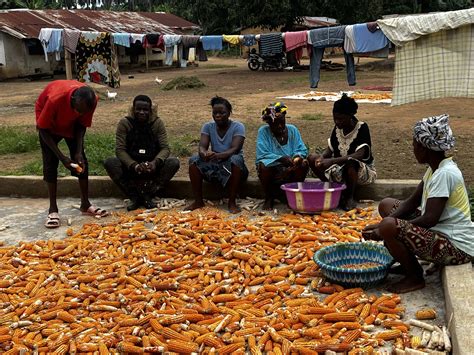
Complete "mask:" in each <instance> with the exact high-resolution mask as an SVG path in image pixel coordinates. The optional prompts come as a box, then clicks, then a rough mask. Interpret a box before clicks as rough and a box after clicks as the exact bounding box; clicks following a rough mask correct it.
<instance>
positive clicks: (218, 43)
mask: <svg viewBox="0 0 474 355" xmlns="http://www.w3.org/2000/svg"><path fill="white" fill-rule="evenodd" d="M201 41H202V48H203V49H204V50H205V51H220V50H222V36H202V37H201Z"/></svg>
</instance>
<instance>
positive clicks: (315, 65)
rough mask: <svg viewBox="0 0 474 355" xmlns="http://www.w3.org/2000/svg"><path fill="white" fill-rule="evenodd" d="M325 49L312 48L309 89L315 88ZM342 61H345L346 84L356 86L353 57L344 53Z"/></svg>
mask: <svg viewBox="0 0 474 355" xmlns="http://www.w3.org/2000/svg"><path fill="white" fill-rule="evenodd" d="M324 49H325V48H316V47H313V48H312V51H311V58H310V62H309V65H310V67H309V83H310V86H311V88H317V87H318V84H319V79H320V70H321V62H322V60H323V55H324ZM344 59H345V61H346V73H347V82H348V83H349V85H351V86H353V85H355V84H356V75H355V65H354V56H353V55H352V54H351V53H346V51H344Z"/></svg>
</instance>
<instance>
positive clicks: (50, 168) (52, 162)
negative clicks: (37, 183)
mask: <svg viewBox="0 0 474 355" xmlns="http://www.w3.org/2000/svg"><path fill="white" fill-rule="evenodd" d="M51 137H52V138H53V140H54V142H55V143H56V145H58V143H59V142H60V141H61V140H62V139H64V140H65V141H66V144H67V146H68V148H69V157H70V158H71V159H72V160H74V155H76V148H77V144H76V140H75V139H73V138H64V137H60V136H56V135H54V134H51ZM39 141H40V145H41V154H42V156H43V180H44V181H46V182H56V181H57V180H58V166H59V159H58V157H57V156H56V154H54V152H53V151H52V150H51V149H50V148H49V147H48V145H47V144H46V143H45V142H44V141H43V139H42V138H41V135H40V136H39ZM82 156H83V157H84V166H83V171H82V173H81V174H78V173H76V172H73V171H71V175H72V176H76V177H78V178H79V179H87V178H88V176H89V168H88V167H89V164H88V163H87V157H86V154H85V152H84V147H83V148H82Z"/></svg>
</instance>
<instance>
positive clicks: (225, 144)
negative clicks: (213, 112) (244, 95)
mask: <svg viewBox="0 0 474 355" xmlns="http://www.w3.org/2000/svg"><path fill="white" fill-rule="evenodd" d="M201 134H205V135H208V136H209V139H210V141H211V149H212V151H213V152H216V153H222V152H225V151H226V150H229V149H230V147H231V146H232V140H233V139H234V137H235V136H241V137H244V138H245V126H244V125H243V124H242V123H240V122H237V121H230V127H229V129H228V130H227V132H226V133H225V135H224V137H222V138H221V137H220V136H219V134H218V133H217V125H216V123H215V122H214V121H212V122H207V123H205V124H204V126H202V129H201ZM236 154H242V150H240V152H237V153H236Z"/></svg>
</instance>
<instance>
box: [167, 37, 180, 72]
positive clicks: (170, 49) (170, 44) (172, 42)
mask: <svg viewBox="0 0 474 355" xmlns="http://www.w3.org/2000/svg"><path fill="white" fill-rule="evenodd" d="M182 37H183V36H181V35H163V42H164V43H165V50H166V54H165V65H172V64H173V54H174V46H176V45H178V44H179V43H181V39H182ZM179 52H180V51H178V53H179Z"/></svg>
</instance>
